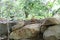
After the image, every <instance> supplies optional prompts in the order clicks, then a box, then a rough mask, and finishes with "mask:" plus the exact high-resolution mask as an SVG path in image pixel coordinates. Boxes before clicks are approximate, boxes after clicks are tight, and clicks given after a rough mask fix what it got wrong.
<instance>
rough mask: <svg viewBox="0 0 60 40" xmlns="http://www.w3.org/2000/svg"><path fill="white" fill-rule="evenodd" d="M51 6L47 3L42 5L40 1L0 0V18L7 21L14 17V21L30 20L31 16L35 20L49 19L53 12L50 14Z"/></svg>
mask: <svg viewBox="0 0 60 40" xmlns="http://www.w3.org/2000/svg"><path fill="white" fill-rule="evenodd" d="M59 2H60V1H59V0H58V3H59ZM53 5H54V2H50V1H48V3H47V4H44V3H43V2H42V0H1V1H0V17H4V18H7V19H8V18H9V20H10V16H14V17H15V18H14V19H15V20H17V19H23V20H25V19H31V18H32V16H34V17H35V18H37V19H40V18H46V17H51V16H52V14H53V12H54V10H53V12H52V13H50V10H51V9H52V7H53ZM26 16H27V17H26Z"/></svg>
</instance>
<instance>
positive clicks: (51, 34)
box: [43, 25, 60, 40]
mask: <svg viewBox="0 0 60 40" xmlns="http://www.w3.org/2000/svg"><path fill="white" fill-rule="evenodd" d="M43 38H44V39H45V40H58V39H60V25H55V26H50V27H49V28H48V29H47V30H46V31H45V32H44V34H43Z"/></svg>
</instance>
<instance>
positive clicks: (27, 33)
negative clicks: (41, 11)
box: [10, 24, 40, 39]
mask: <svg viewBox="0 0 60 40" xmlns="http://www.w3.org/2000/svg"><path fill="white" fill-rule="evenodd" d="M39 31H40V24H29V25H26V26H24V27H23V28H21V29H18V30H15V31H13V32H12V33H11V34H10V38H11V39H24V38H31V37H34V36H36V34H37V33H39Z"/></svg>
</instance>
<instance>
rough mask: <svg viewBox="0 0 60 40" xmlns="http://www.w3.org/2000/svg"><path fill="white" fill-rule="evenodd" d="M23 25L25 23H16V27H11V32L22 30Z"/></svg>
mask: <svg viewBox="0 0 60 40" xmlns="http://www.w3.org/2000/svg"><path fill="white" fill-rule="evenodd" d="M24 25H25V21H18V22H17V24H16V25H14V26H13V27H12V31H14V30H17V29H20V28H22V27H23V26H24Z"/></svg>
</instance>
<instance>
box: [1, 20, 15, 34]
mask: <svg viewBox="0 0 60 40" xmlns="http://www.w3.org/2000/svg"><path fill="white" fill-rule="evenodd" d="M8 23H9V22H8ZM15 24H16V23H15V22H11V23H9V29H10V28H11V27H12V26H13V25H15ZM7 32H8V31H7V21H5V22H4V21H3V22H2V21H0V35H1V34H6V33H7Z"/></svg>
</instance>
